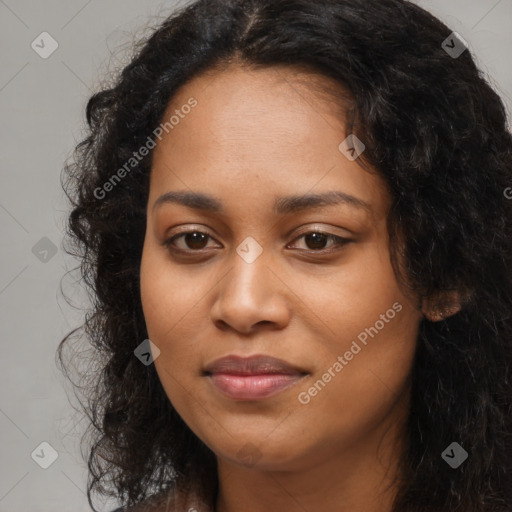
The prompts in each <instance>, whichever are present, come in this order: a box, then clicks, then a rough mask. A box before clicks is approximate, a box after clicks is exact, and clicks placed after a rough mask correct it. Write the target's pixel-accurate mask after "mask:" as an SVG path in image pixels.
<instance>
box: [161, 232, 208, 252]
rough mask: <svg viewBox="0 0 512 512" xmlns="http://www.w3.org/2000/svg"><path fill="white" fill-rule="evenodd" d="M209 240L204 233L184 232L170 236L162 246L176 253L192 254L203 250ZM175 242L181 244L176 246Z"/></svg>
mask: <svg viewBox="0 0 512 512" xmlns="http://www.w3.org/2000/svg"><path fill="white" fill-rule="evenodd" d="M210 238H212V237H211V236H210V235H209V234H208V233H204V232H203V231H198V230H193V231H184V232H182V233H179V234H177V235H174V236H172V237H171V238H168V239H167V240H165V241H164V243H163V245H164V246H165V247H168V248H171V249H174V250H177V251H185V252H187V251H188V252H190V251H192V252H193V251H197V250H201V249H205V248H206V244H207V242H208V239H210ZM180 239H181V240H180ZM177 240H180V241H181V242H182V243H181V244H177V243H176V242H177ZM180 245H181V246H180Z"/></svg>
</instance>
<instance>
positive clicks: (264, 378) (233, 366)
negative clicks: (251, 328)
mask: <svg viewBox="0 0 512 512" xmlns="http://www.w3.org/2000/svg"><path fill="white" fill-rule="evenodd" d="M306 373H307V372H305V371H304V370H302V369H300V368H297V367H294V366H292V365H291V364H289V363H287V362H286V361H283V360H282V359H277V358H275V357H270V356H265V355H253V356H250V357H240V356H236V355H231V356H228V357H223V358H221V359H217V360H215V361H214V362H213V363H211V364H209V365H207V366H206V367H205V371H204V374H205V375H207V376H208V378H209V380H210V381H211V382H212V384H213V385H214V386H215V387H216V388H217V389H218V390H219V391H220V392H221V393H222V394H224V395H225V396H228V397H230V398H234V399H238V400H257V399H260V398H268V397H271V396H274V395H276V394H277V393H279V392H281V391H283V390H285V389H286V388H288V387H290V386H292V385H293V384H294V383H295V382H297V381H298V380H300V379H302V378H303V377H304V375H306Z"/></svg>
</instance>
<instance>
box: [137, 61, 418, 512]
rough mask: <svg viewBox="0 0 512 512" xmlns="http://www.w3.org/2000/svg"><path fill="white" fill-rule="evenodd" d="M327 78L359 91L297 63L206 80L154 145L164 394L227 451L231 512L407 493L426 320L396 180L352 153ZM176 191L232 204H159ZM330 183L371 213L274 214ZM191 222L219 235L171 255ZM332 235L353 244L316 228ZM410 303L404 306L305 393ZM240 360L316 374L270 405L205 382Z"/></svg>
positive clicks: (222, 472) (176, 100) (193, 86)
mask: <svg viewBox="0 0 512 512" xmlns="http://www.w3.org/2000/svg"><path fill="white" fill-rule="evenodd" d="M308 83H309V86H308ZM319 83H320V84H322V83H323V84H324V85H327V86H331V88H333V89H335V88H336V87H338V91H339V93H340V94H343V92H344V91H343V90H342V89H340V88H339V86H338V85H337V84H335V83H333V82H331V81H330V80H329V79H327V78H324V77H318V76H314V75H307V74H306V73H299V72H298V71H294V70H293V69H291V68H284V67H281V68H267V69H262V70H254V69H252V70H251V69H247V68H243V67H241V66H238V65H232V66H231V67H228V68H226V69H222V70H220V71H216V72H209V73H207V74H203V75H200V76H198V77H196V78H194V79H193V80H192V81H191V82H189V83H188V84H186V85H185V86H184V87H182V88H181V89H180V90H179V91H178V92H177V94H175V96H174V97H173V99H172V100H171V102H170V104H169V106H168V109H167V112H166V114H165V116H164V118H166V119H168V118H169V117H170V115H172V114H173V113H174V111H175V110H176V109H177V108H178V109H179V108H180V107H181V106H182V105H184V104H186V103H187V101H188V99H189V98H190V97H194V98H195V99H197V102H198V104H197V106H196V107H195V108H193V109H192V111H191V112H190V113H189V114H188V115H187V116H185V117H184V118H183V119H180V123H179V124H178V125H176V126H175V127H174V129H173V130H171V131H169V133H168V134H165V133H164V137H163V138H162V140H161V141H159V142H158V143H157V146H156V148H155V150H154V159H153V166H152V172H151V179H150V194H149V200H148V208H147V230H146V238H145V242H144V250H143V255H142V261H141V293H142V296H141V299H142V305H143V310H144V315H145V319H146V324H147V328H148V334H149V338H150V339H151V340H152V342H153V343H154V344H155V345H156V346H157V347H158V348H159V349H160V351H161V353H160V356H159V357H158V358H157V359H156V360H155V366H156V370H157V372H158V375H159V378H160V379H161V382H162V385H163V387H164V389H165V392H166V394H167V396H168V397H169V400H170V401H171V402H172V404H173V406H174V407H175V409H176V410H177V411H178V413H179V414H180V415H181V417H182V418H183V419H184V421H185V422H186V423H187V424H188V426H189V427H190V428H191V430H192V431H193V432H194V433H195V434H196V435H197V436H198V437H199V438H200V439H201V440H202V441H203V442H204V443H205V444H206V445H207V446H209V447H210V449H211V450H212V451H213V452H214V453H215V454H216V456H217V461H218V472H219V482H220V487H219V496H218V499H217V503H216V510H217V512H235V511H239V510H251V512H289V511H290V512H291V511H292V510H293V511H296V510H304V511H316V510H319V509H321V510H322V511H324V512H330V511H332V512H334V511H336V512H339V511H344V510H346V511H351V512H362V511H365V512H372V511H379V512H386V511H390V510H391V504H392V500H393V497H394V495H395V493H396V485H395V484H394V478H395V477H397V476H398V471H397V467H398V461H399V460H400V457H401V455H402V453H403V448H404V441H405V426H404V425H405V422H406V419H407V414H408V407H409V401H410V375H411V368H412V362H413V356H414V351H415V346H416V338H417V333H418V326H419V323H420V320H421V318H422V312H421V310H420V309H419V308H418V298H417V297H407V296H406V295H405V294H404V292H403V291H402V290H401V289H400V287H399V285H398V283H397V279H396V277H395V275H394V273H393V270H392V267H391V262H390V258H389V245H388V232H387V228H386V217H387V213H388V211H389V207H390V204H391V198H390V196H389V193H388V192H387V189H386V187H385V184H384V182H383V181H382V179H381V178H380V177H379V176H378V174H375V173H369V172H367V171H365V170H363V169H362V168H361V166H360V165H359V164H358V163H357V161H350V160H348V159H347V158H346V157H345V156H344V155H343V154H342V153H341V152H340V150H339V149H338V146H339V144H340V143H341V142H342V141H343V140H344V139H345V138H346V136H347V135H348V134H347V133H346V132H345V126H344V122H343V117H342V116H341V115H339V111H340V109H339V107H340V104H339V103H338V104H334V103H333V99H331V98H330V97H327V96H326V95H325V94H321V93H320V92H319V90H318V88H317V87H314V86H313V85H314V84H319ZM170 191H183V192H191V191H194V192H202V193H207V194H210V195H212V196H215V197H216V198H217V199H218V200H219V201H220V202H221V203H222V206H223V210H222V212H210V211H203V210H200V209H195V208H190V207H187V206H184V205H181V204H176V203H164V204H161V205H160V206H157V207H154V205H155V202H156V200H157V199H158V198H159V197H160V196H161V195H163V194H165V193H167V192H170ZM328 191H341V192H344V193H346V194H350V195H352V196H355V197H357V198H359V199H362V200H363V201H365V202H367V203H368V204H369V205H370V208H371V209H370V210H366V209H363V208H357V207H355V206H353V205H350V204H337V205H330V206H323V207H316V208H308V209H305V210H303V211H300V212H294V213H293V214H289V215H278V214H276V213H274V212H273V209H272V206H273V203H274V201H275V199H276V198H278V197H281V196H288V195H297V194H306V193H322V192H328ZM183 230H185V231H192V232H193V231H200V232H202V233H206V234H207V235H210V237H211V238H208V237H207V238H206V239H205V240H204V241H202V242H201V241H199V242H198V241H197V240H196V241H194V239H193V238H190V237H189V238H188V239H187V238H185V237H184V236H182V237H181V238H179V239H177V240H175V242H174V244H175V246H176V247H178V248H181V249H184V250H188V251H189V254H188V255H186V254H178V253H176V252H172V250H171V247H172V246H168V247H166V246H165V245H164V242H165V240H167V239H169V238H170V237H171V236H173V235H176V234H178V233H181V232H183ZM319 231H320V232H324V233H328V234H334V235H337V236H341V237H345V238H348V239H350V240H351V242H349V243H347V244H346V245H337V243H336V242H335V241H334V240H332V239H329V238H327V239H325V241H324V242H318V241H315V240H312V239H311V237H307V236H303V235H304V234H306V233H311V232H319ZM301 235H302V236H301ZM248 236H251V237H253V238H254V239H255V240H256V241H257V242H258V244H259V245H260V246H261V247H262V249H263V252H262V253H261V254H260V255H259V257H258V258H257V259H256V260H255V261H254V262H252V263H248V262H246V261H245V260H244V259H243V258H242V257H241V256H240V255H239V254H238V253H237V251H236V249H237V247H238V246H239V245H240V244H241V242H242V241H243V240H244V239H245V238H246V237H248ZM187 240H188V245H187V243H186V242H187ZM194 251H195V252H194ZM329 251H330V252H329ZM308 252H309V254H308ZM198 254H199V255H198ZM397 302H398V303H399V304H400V305H401V306H402V309H401V311H400V312H398V313H397V314H396V316H395V317H394V318H393V319H390V320H389V321H388V322H386V323H385V326H384V327H383V328H382V329H380V330H379V332H378V334H377V335H375V336H374V337H373V338H371V337H369V338H368V343H367V345H366V346H364V345H362V350H361V351H360V352H359V353H358V354H357V355H355V356H354V357H353V359H352V360H351V361H347V364H346V365H344V366H343V369H342V371H340V372H339V373H336V372H335V373H336V376H335V377H333V378H331V380H330V382H328V383H327V384H326V385H325V387H324V388H323V389H321V391H319V392H318V393H317V394H316V396H314V397H311V400H310V402H309V403H307V404H302V403H300V402H299V400H298V395H299V393H300V392H304V391H307V390H308V389H309V388H310V387H311V386H313V384H314V383H315V382H317V381H318V380H319V379H322V375H324V374H325V373H326V372H327V371H328V369H329V368H331V367H332V366H333V364H334V363H335V362H336V360H337V357H338V356H342V357H343V356H344V354H345V352H347V351H348V350H349V348H350V346H351V344H352V342H353V341H354V340H356V339H357V336H358V335H359V334H360V333H361V332H362V331H364V329H365V328H368V327H370V326H374V325H375V323H376V321H377V320H379V319H381V315H383V314H385V313H386V311H387V310H389V309H390V308H392V305H393V304H394V303H397ZM360 345H361V344H360ZM229 354H237V355H242V356H249V355H252V354H267V355H271V356H274V357H278V358H281V359H284V360H285V361H287V362H289V363H290V364H292V365H294V366H297V367H299V368H302V369H304V370H305V371H306V372H308V375H306V376H305V377H304V378H303V379H302V380H301V381H299V382H297V383H296V384H295V385H293V386H292V387H290V388H288V389H286V390H285V391H283V392H281V393H280V394H278V395H275V396H273V397H271V398H267V399H263V400H257V401H249V402H242V401H238V400H233V399H230V398H226V397H225V396H223V395H221V394H220V393H219V391H218V390H217V389H216V388H215V387H214V386H213V385H212V384H211V383H210V381H209V380H208V379H207V378H206V377H204V376H203V368H204V366H205V365H206V364H208V363H210V362H212V361H213V360H215V359H217V358H219V357H223V356H226V355H229ZM241 449H242V450H243V451H249V452H250V453H252V455H253V456H252V458H249V459H242V458H241V456H240V455H239V454H238V452H239V450H241ZM262 489H265V491H264V492H262Z"/></svg>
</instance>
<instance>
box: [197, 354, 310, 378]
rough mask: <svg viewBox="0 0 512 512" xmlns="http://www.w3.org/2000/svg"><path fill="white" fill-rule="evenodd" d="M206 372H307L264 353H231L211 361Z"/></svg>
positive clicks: (257, 373)
mask: <svg viewBox="0 0 512 512" xmlns="http://www.w3.org/2000/svg"><path fill="white" fill-rule="evenodd" d="M205 373H206V374H216V373H228V374H230V375H268V374H280V375H304V374H306V373H307V372H306V371H304V370H302V369H300V368H297V367H295V366H293V365H291V364H289V363H287V362H286V361H283V360H282V359H277V358H275V357H270V356H265V355H254V356H250V357H240V356H235V355H231V356H228V357H223V358H221V359H217V360H215V361H213V363H211V364H209V365H207V366H206V367H205Z"/></svg>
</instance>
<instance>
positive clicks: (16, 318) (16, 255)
mask: <svg viewBox="0 0 512 512" xmlns="http://www.w3.org/2000/svg"><path fill="white" fill-rule="evenodd" d="M181 3H183V2H181ZM418 3H419V4H420V5H422V6H423V7H425V8H426V9H428V10H430V11H431V12H433V13H434V14H435V15H437V16H438V17H440V18H441V19H442V20H443V21H445V22H446V23H447V24H448V26H450V27H451V28H452V29H453V30H455V31H457V32H459V33H460V34H461V35H462V36H463V37H464V38H465V39H466V40H467V41H468V42H469V47H470V50H471V51H472V52H473V53H474V54H475V55H476V57H477V61H478V64H479V65H480V67H481V69H482V70H483V71H484V72H485V73H486V75H487V76H488V77H489V80H490V81H491V83H492V84H493V86H494V87H495V89H496V90H497V91H498V92H499V93H500V94H501V95H502V97H503V99H504V100H505V102H506V105H507V108H508V111H509V112H511V109H512V100H511V98H512V70H511V67H510V65H509V59H510V54H511V51H512V0H450V1H446V0H424V1H419V2H418ZM175 5H176V2H172V1H169V2H163V1H161V0H159V1H157V0H148V1H145V2H142V1H136V0H108V1H103V2H100V1H99V0H89V1H86V0H67V1H64V0H46V1H44V2H31V1H28V0H5V1H3V0H0V45H1V48H2V52H1V67H0V70H1V71H0V111H1V119H2V123H1V139H0V140H1V160H0V162H1V164H0V165H1V174H0V176H1V188H0V226H1V233H0V236H1V240H2V243H1V246H0V247H1V249H0V254H1V258H2V259H1V261H2V265H1V269H0V316H1V335H2V357H1V358H0V375H1V383H0V390H1V391H0V432H1V433H2V434H1V435H2V437H1V441H2V442H1V443H0V461H1V467H0V512H27V510H31V511H32V512H50V511H52V512H54V511H56V510H58V511H60V512H66V511H69V512H85V511H89V510H90V508H89V506H88V504H87V500H86V497H85V484H86V477H87V471H86V464H85V462H84V461H83V460H82V458H81V456H80V451H79V444H78V443H79V440H80V437H81V433H82V431H83V427H84V424H85V421H82V422H80V416H79V415H77V414H76V413H74V412H73V409H72V408H71V406H70V404H69V399H68V395H69V393H70V392H71V390H70V387H69V385H67V384H66V380H65V379H64V377H63V376H62V374H61V373H60V372H59V370H58V369H57V367H56V366H55V350H56V348H57V345H58V343H59V341H60V340H61V338H62V337H63V336H64V335H65V334H66V333H67V332H68V331H69V330H70V329H71V328H73V327H75V326H77V325H78V324H79V322H80V318H81V317H80V315H81V313H80V311H79V310H76V309H73V308H72V307H70V306H69V305H68V304H67V303H66V301H65V300H64V298H63V295H62V292H61V290H60V279H61V278H62V276H63V275H64V273H65V272H66V270H69V269H71V268H73V267H74V266H75V262H74V261H72V259H71V258H69V257H67V256H66V255H65V254H64V253H63V251H62V246H61V243H62V236H63V226H64V222H65V214H66V209H67V203H66V200H65V198H64V195H63V193H62V190H61V186H60V172H61V169H62V167H63V164H64V161H65V160H66V158H69V157H70V156H71V152H72V150H73V148H74V146H75V144H76V143H77V142H78V141H79V140H81V138H82V136H83V133H84V132H83V123H84V122H85V121H84V106H85V102H86V100H87V98H88V97H89V96H90V95H91V93H92V91H95V90H97V88H98V86H99V84H100V80H103V79H104V77H105V76H106V72H107V70H109V69H110V70H112V69H115V68H116V67H118V66H121V65H123V64H125V63H126V62H127V60H126V59H127V58H128V57H129V46H130V43H131V41H132V40H133V38H135V37H137V36H140V35H143V34H144V33H146V30H147V27H148V25H150V24H151V23H157V22H158V21H160V20H162V19H163V18H164V17H165V16H166V15H167V14H169V13H170V12H172V10H173V8H174V6H175ZM42 32H48V33H50V34H51V36H52V37H53V38H54V39H55V40H56V41H57V43H58V48H57V50H56V51H55V52H54V53H53V54H52V55H51V56H50V57H48V58H47V59H43V58H41V57H40V56H39V55H38V54H37V53H36V52H35V51H34V50H33V49H32V47H31V43H32V41H34V40H36V42H37V41H40V39H39V38H38V36H39V34H41V33H42ZM440 43H441V42H440ZM40 44H41V43H40ZM45 48H46V49H47V48H48V45H47V44H45ZM484 63H485V64H484ZM511 185H512V184H511ZM44 237H46V238H47V239H48V240H49V241H50V242H48V241H47V240H43V241H42V242H40V240H41V239H42V238H44ZM36 244H37V245H36ZM34 246H35V249H34V250H33V248H34ZM52 246H55V248H56V249H57V252H56V254H55V255H52V252H51V247H52ZM49 248H50V250H49V252H48V253H44V250H45V249H49ZM54 250H55V249H54ZM45 259H46V260H47V261H45ZM75 277H76V276H75ZM73 282H74V277H73V276H69V277H68V278H66V279H64V281H63V283H62V286H63V289H64V291H65V293H66V295H70V296H72V298H73V300H74V301H75V302H76V303H77V304H80V303H81V304H85V303H86V302H85V297H84V294H83V293H80V288H78V289H77V288H76V286H73ZM41 442H47V443H49V444H50V445H51V446H52V447H53V448H54V450H56V452H57V454H58V458H57V459H56V460H55V462H54V463H53V464H52V465H51V466H50V467H48V469H42V468H41V467H40V466H39V465H38V464H36V462H34V460H33V459H32V457H31V454H32V453H33V451H34V450H35V449H36V448H37V447H38V446H39V445H40V443H41ZM36 453H38V454H39V460H42V461H43V460H46V461H48V460H49V459H48V457H49V456H50V452H49V450H48V449H47V448H44V447H43V451H42V452H41V449H39V450H38V451H37V452H36ZM42 454H44V455H42ZM115 505H116V503H115V502H105V505H104V510H111V509H112V508H114V506H115Z"/></svg>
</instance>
